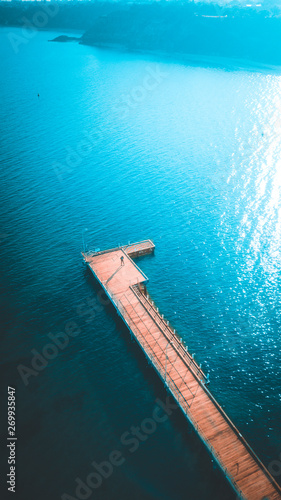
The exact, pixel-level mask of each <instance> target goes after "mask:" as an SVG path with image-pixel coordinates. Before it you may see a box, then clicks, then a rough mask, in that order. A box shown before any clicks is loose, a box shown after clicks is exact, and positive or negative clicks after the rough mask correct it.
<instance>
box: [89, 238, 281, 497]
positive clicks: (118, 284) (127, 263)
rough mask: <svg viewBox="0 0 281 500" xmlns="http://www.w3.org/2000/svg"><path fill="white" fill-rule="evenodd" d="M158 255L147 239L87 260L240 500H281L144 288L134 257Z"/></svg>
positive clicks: (258, 462)
mask: <svg viewBox="0 0 281 500" xmlns="http://www.w3.org/2000/svg"><path fill="white" fill-rule="evenodd" d="M153 251H154V244H153V243H152V241H151V240H146V241H144V242H139V243H135V244H132V245H128V246H125V247H118V248H114V249H112V250H107V251H102V252H87V253H84V254H83V257H84V260H85V262H86V263H87V265H88V266H89V268H90V270H91V271H92V273H93V275H94V276H95V278H96V279H97V281H98V282H99V283H100V285H101V286H102V287H103V288H104V290H105V292H106V293H107V295H108V296H109V297H110V299H111V301H112V304H113V305H114V306H115V308H116V310H117V312H118V314H119V315H120V316H121V317H122V318H123V320H124V322H125V324H126V325H127V327H128V328H129V330H130V332H131V334H132V335H133V336H134V338H135V339H136V341H137V342H138V344H139V345H140V347H141V348H142V350H143V351H144V353H145V355H146V357H147V358H148V359H149V361H150V362H151V364H152V365H153V366H154V368H155V370H156V371H157V373H158V375H159V376H160V377H161V379H162V380H163V382H164V383H165V385H166V386H167V387H168V388H169V390H170V392H171V393H172V394H173V396H174V398H175V399H176V400H177V402H178V404H179V406H180V407H181V409H182V411H183V413H184V414H185V416H186V417H187V419H188V420H189V421H190V422H191V424H192V425H193V427H194V428H195V430H196V431H197V433H198V435H199V436H200V438H201V439H202V441H203V442H204V443H205V445H206V446H207V448H208V450H209V452H210V453H211V454H212V456H213V457H214V459H215V460H216V462H217V463H218V465H219V466H220V467H221V469H222V471H223V473H224V474H225V476H226V478H227V479H228V480H229V482H230V483H231V485H232V486H233V488H234V490H235V491H236V493H237V495H238V496H239V498H241V499H247V500H278V499H279V500H280V499H281V489H280V487H279V485H278V484H277V483H276V482H275V480H274V479H273V477H272V476H271V475H270V473H269V471H268V470H267V469H266V468H265V466H264V465H263V464H262V463H261V461H260V460H259V458H258V457H257V456H256V454H255V453H254V451H253V450H252V448H251V447H250V446H249V444H248V443H247V442H246V441H245V439H244V438H243V436H242V435H241V434H240V432H239V431H238V430H237V428H236V427H235V425H234V424H233V423H232V422H231V420H230V419H229V418H228V417H227V415H226V414H225V412H224V411H223V409H222V408H221V407H220V405H219V404H218V402H217V401H216V400H215V398H214V397H213V396H212V394H211V393H210V391H209V390H208V388H207V382H208V380H207V377H206V376H205V374H204V373H203V371H202V369H201V367H200V366H198V364H197V363H196V361H195V360H194V359H193V357H192V356H191V354H190V353H189V352H188V351H187V348H186V347H185V346H184V344H183V343H182V341H181V340H180V339H179V337H178V336H177V335H176V333H175V331H174V330H173V329H172V328H171V327H170V326H169V322H168V321H165V320H164V318H163V317H162V316H161V314H160V313H159V311H158V309H157V308H156V307H155V305H154V304H153V303H152V301H151V300H150V299H149V297H148V296H147V294H146V289H145V287H144V286H143V285H145V284H146V283H147V281H148V278H147V277H146V276H145V274H144V273H143V272H142V271H141V270H140V269H139V267H138V266H137V265H136V264H135V263H134V262H133V261H132V259H131V256H133V257H137V256H139V255H144V254H146V253H151V252H153ZM121 257H123V259H124V260H123V262H124V265H122V266H121Z"/></svg>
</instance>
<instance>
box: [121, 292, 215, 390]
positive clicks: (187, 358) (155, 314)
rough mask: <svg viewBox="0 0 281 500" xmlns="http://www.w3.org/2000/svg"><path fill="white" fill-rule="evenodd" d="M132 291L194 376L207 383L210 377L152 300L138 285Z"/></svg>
mask: <svg viewBox="0 0 281 500" xmlns="http://www.w3.org/2000/svg"><path fill="white" fill-rule="evenodd" d="M130 288H131V290H132V291H133V293H134V294H135V295H136V296H137V297H138V299H139V300H140V301H141V303H142V305H143V306H144V308H145V309H146V311H147V312H148V314H149V315H150V316H151V318H152V319H153V320H154V321H155V322H156V323H157V324H158V326H159V328H161V330H162V332H163V333H164V335H165V337H166V338H167V340H170V341H171V342H173V344H174V347H175V348H176V350H177V352H178V353H179V355H180V356H181V358H182V359H183V360H184V362H185V363H186V364H187V366H188V367H189V368H190V369H191V370H192V372H193V374H194V375H195V376H196V377H197V378H198V376H199V375H200V376H201V377H202V378H203V382H206V381H207V379H208V377H207V376H206V375H205V373H204V372H203V370H202V368H201V367H200V366H199V365H198V364H197V363H196V361H195V360H194V358H193V357H192V356H191V355H190V353H189V352H188V350H187V349H186V348H185V346H184V345H183V344H182V342H181V341H180V339H179V338H178V337H177V335H176V334H175V332H174V331H173V330H172V329H171V328H170V326H169V325H168V323H166V321H165V320H164V318H163V317H162V316H161V315H160V313H159V311H158V310H157V309H156V308H155V307H154V305H153V304H152V303H151V302H150V300H149V299H148V298H147V297H146V296H145V295H144V294H143V293H142V292H141V291H140V289H139V287H138V285H132V286H131V287H130Z"/></svg>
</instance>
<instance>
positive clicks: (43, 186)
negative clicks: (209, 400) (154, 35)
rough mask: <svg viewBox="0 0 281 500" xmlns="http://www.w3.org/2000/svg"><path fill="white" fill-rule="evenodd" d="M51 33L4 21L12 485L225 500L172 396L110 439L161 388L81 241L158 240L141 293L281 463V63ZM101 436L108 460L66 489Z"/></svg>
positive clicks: (275, 468)
mask: <svg viewBox="0 0 281 500" xmlns="http://www.w3.org/2000/svg"><path fill="white" fill-rule="evenodd" d="M11 33H12V35H11ZM57 34H58V33H54V32H48V31H42V32H35V33H34V36H33V37H32V38H30V39H28V40H27V39H25V41H24V42H22V43H20V44H19V45H17V46H16V47H15V44H13V43H12V42H11V40H14V39H15V38H13V37H14V35H17V36H22V34H21V30H19V29H16V28H1V30H0V53H1V62H2V65H1V66H2V70H1V77H0V93H1V97H2V105H1V111H0V113H1V120H0V123H1V136H0V143H1V172H0V176H1V185H2V208H1V219H2V225H1V234H0V243H1V253H2V257H1V264H2V266H1V267H2V273H1V275H2V278H1V292H2V293H1V311H2V318H3V321H2V325H3V329H2V334H1V353H2V361H1V365H0V366H1V405H2V402H3V405H2V407H3V411H2V412H1V437H2V440H1V442H2V445H1V446H2V450H1V460H2V459H3V469H2V470H4V471H7V472H8V469H7V467H8V466H7V449H6V438H7V416H6V413H7V410H6V408H7V403H6V401H7V396H8V394H7V387H8V386H11V387H14V388H15V389H16V396H15V397H16V436H17V444H16V474H17V475H16V485H17V486H16V495H14V497H13V498H16V499H20V500H39V499H40V500H56V499H58V500H59V499H62V500H71V499H72V500H73V499H76V500H78V499H79V498H83V499H86V498H90V499H102V500H105V499H106V500H121V499H122V500H131V499H132V498H134V499H135V500H155V499H159V500H160V499H161V500H183V499H186V498H188V499H189V500H228V499H229V500H231V499H235V498H236V496H235V494H234V493H233V492H232V489H231V487H230V486H229V484H228V483H227V481H226V479H225V478H224V476H223V474H222V473H221V471H220V470H218V468H217V467H216V465H215V463H213V462H212V460H211V457H210V456H209V454H208V453H207V451H206V449H205V447H204V446H203V444H202V443H201V442H200V440H199V438H198V436H197V435H196V433H195V432H194V431H193V430H192V428H191V427H190V425H189V424H188V423H187V421H186V420H185V418H184V417H183V415H182V414H181V412H180V410H179V409H175V410H174V411H173V412H172V414H171V415H170V416H169V419H167V420H165V422H163V423H159V425H158V426H157V429H156V430H155V432H153V433H152V434H151V435H150V436H149V437H148V438H147V439H146V440H145V441H140V442H139V446H138V449H136V450H135V451H134V452H131V451H130V450H129V447H128V446H127V447H126V446H124V444H122V440H121V437H122V435H123V433H124V432H129V433H130V432H131V428H132V426H139V425H140V424H141V422H142V421H143V420H144V419H146V418H150V417H151V415H152V414H153V410H154V409H155V407H156V406H157V404H158V403H157V401H158V402H159V400H160V401H162V402H165V401H166V397H167V393H166V390H165V388H164V387H163V384H162V382H161V381H160V379H159V378H158V376H157V374H156V373H155V372H154V370H153V368H152V367H151V366H150V365H148V363H147V361H146V359H145V357H144V355H143V354H142V352H141V351H140V349H139V347H138V346H137V344H136V343H134V342H133V341H132V340H131V338H130V335H129V332H128V331H127V330H126V328H125V327H124V325H123V323H122V321H121V320H120V318H118V316H117V315H116V313H115V312H114V310H113V308H112V307H111V306H110V305H109V304H108V303H107V302H106V301H105V300H104V297H102V296H101V294H100V290H99V288H98V286H97V284H96V283H95V282H94V280H93V278H92V277H91V276H90V274H89V271H88V270H87V269H86V268H85V266H84V264H83V260H82V256H81V250H82V247H83V245H84V244H85V245H86V247H87V248H88V249H96V248H101V249H106V248H111V247H115V246H117V245H118V244H126V243H128V241H130V242H133V241H140V240H142V239H146V238H151V239H152V240H153V242H154V243H155V245H156V249H155V255H153V256H146V257H143V258H140V259H138V260H137V263H138V265H139V266H140V268H141V269H142V270H143V271H144V272H145V274H146V275H147V276H148V277H149V283H148V287H147V288H148V291H149V293H150V295H151V297H152V298H153V300H154V301H155V303H156V305H157V306H158V307H159V309H160V311H161V313H163V314H164V316H165V317H166V318H167V319H168V320H169V321H170V323H171V324H172V325H173V327H174V328H175V329H176V331H177V332H178V334H179V335H180V337H182V338H183V340H184V341H185V342H186V344H187V345H188V348H189V350H190V352H192V353H194V354H195V359H196V360H197V362H198V363H202V368H203V370H204V371H205V372H206V373H209V375H210V386H209V388H210V390H211V392H212V393H213V394H214V396H215V397H216V398H217V400H218V402H219V403H220V404H221V405H222V407H223V408H224V410H225V411H226V413H227V414H228V415H229V417H230V418H231V419H232V420H233V422H234V423H235V425H236V426H237V427H238V428H239V430H240V432H241V433H242V434H243V435H244V437H245V438H246V439H247V440H248V442H249V443H250V445H251V446H252V448H253V449H254V451H255V452H256V453H257V454H258V456H259V457H260V458H261V460H262V461H263V462H264V464H265V465H266V466H267V467H268V468H269V469H270V471H271V473H272V474H273V475H274V477H275V479H276V480H277V481H280V476H281V462H280V460H281V457H280V453H281V430H280V412H281V402H280V392H281V389H280V375H281V354H280V343H281V339H280V323H281V306H280V304H281V273H280V269H281V253H280V237H281V206H280V195H281V160H280V158H281V143H280V134H281V72H280V71H278V70H277V69H273V68H264V67H263V68H262V67H255V66H254V65H249V67H247V64H245V65H241V64H240V63H239V64H238V63H234V62H233V61H231V60H229V61H226V60H224V61H223V62H221V63H220V62H219V61H216V62H214V63H213V64H212V63H211V61H209V62H206V61H205V62H204V61H195V60H193V61H188V60H185V61H176V60H175V61H173V60H172V59H171V58H165V57H164V56H157V55H152V54H150V55H145V54H133V53H127V52H125V51H119V52H118V51H114V50H110V49H101V48H100V49H98V48H95V47H88V46H83V45H79V44H77V43H49V41H48V40H50V39H52V38H54V36H56V35H57ZM59 34H60V33H59ZM83 240H84V243H83ZM69 328H70V329H71V328H72V329H74V330H71V331H73V332H74V333H73V335H72V336H70V337H68V343H67V345H65V346H64V348H63V349H58V348H57V349H56V350H54V348H53V350H52V348H50V347H49V359H48V361H46V362H44V360H43V361H42V352H43V351H44V352H45V353H46V352H48V347H46V346H48V345H50V343H51V344H52V339H53V338H54V336H55V338H57V336H58V334H59V332H62V333H61V337H60V338H61V339H63V338H64V339H65V335H63V334H65V332H66V331H70V330H69ZM52 345H53V344H52ZM46 349H47V350H46ZM40 356H41V357H40ZM34 358H35V359H34ZM36 360H37V361H36ZM40 360H41V361H40ZM36 363H37V364H36ZM40 363H41V364H40ZM34 367H36V368H34ZM114 450H117V451H119V452H120V453H122V456H123V458H124V460H123V463H122V465H119V466H116V467H115V468H114V470H112V471H110V473H109V472H108V471H107V472H108V473H107V474H106V473H105V476H108V477H104V478H103V481H102V484H101V485H100V486H99V487H98V488H95V489H93V490H91V491H90V492H89V491H87V489H84V490H83V491H82V489H81V490H79V495H80V496H79V495H78V493H77V491H76V489H77V485H78V484H80V485H81V484H82V483H83V482H85V479H86V478H87V476H88V475H89V474H90V473H92V472H94V471H95V470H96V469H95V466H93V465H92V464H93V462H95V463H96V464H101V463H103V462H105V461H108V457H109V456H110V454H111V453H112V452H113V451H114ZM278 464H280V465H278ZM7 472H5V474H6V473H7ZM81 482H82V483H81ZM3 488H4V489H3V495H2V496H1V498H6V496H5V495H7V485H6V480H5V479H4V481H3ZM77 495H78V496H77ZM81 495H82V496H81ZM83 495H84V496H83ZM9 497H10V496H8V497H7V498H9Z"/></svg>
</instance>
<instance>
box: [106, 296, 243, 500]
mask: <svg viewBox="0 0 281 500" xmlns="http://www.w3.org/2000/svg"><path fill="white" fill-rule="evenodd" d="M124 299H126V300H127V304H125V303H124ZM115 304H116V307H117V308H118V310H119V312H120V314H121V315H122V317H123V319H124V320H125V322H126V324H127V326H128V328H129V330H130V331H131V332H132V333H133V335H134V337H135V338H136V339H137V341H138V344H139V345H140V347H141V348H142V350H143V352H144V353H145V355H146V357H147V358H148V359H149V361H150V363H151V364H152V365H153V366H154V368H155V369H156V370H157V371H158V373H159V375H160V377H161V378H162V380H163V381H164V383H165V385H166V386H167V387H168V388H169V390H170V392H171V393H172V394H173V396H174V398H175V399H176V401H177V402H178V404H179V405H180V407H181V408H182V411H183V412H184V414H185V415H186V416H187V418H188V420H189V421H190V423H191V424H192V425H193V427H194V428H195V430H196V431H197V433H198V435H199V436H200V438H201V439H202V441H203V442H204V443H205V445H206V446H207V448H208V450H209V452H210V453H211V454H212V456H213V457H214V458H215V460H216V461H217V463H218V465H219V466H220V467H221V468H222V469H223V471H224V473H225V475H226V476H227V478H228V480H229V481H230V482H231V484H232V485H233V486H234V488H235V490H236V492H237V494H238V495H239V497H240V499H241V500H246V499H245V497H244V496H243V494H242V491H241V490H240V488H239V486H238V485H237V483H236V481H235V479H234V477H233V476H232V474H231V473H230V472H229V470H228V469H227V468H226V467H224V465H223V461H222V459H221V456H220V454H219V452H218V451H216V450H215V449H214V447H213V446H212V444H211V442H210V441H209V439H208V438H207V436H206V435H205V433H204V432H203V430H202V428H200V426H199V425H198V424H197V422H196V421H195V420H194V419H193V418H192V415H191V413H190V412H189V411H188V409H189V408H190V407H191V405H192V402H193V399H194V398H195V397H196V393H197V390H198V388H199V387H200V386H201V387H202V381H201V384H200V381H198V386H197V389H196V392H195V394H194V393H193V392H192V391H191V389H190V388H189V387H188V384H187V383H186V381H185V380H184V376H181V375H180V374H179V372H178V370H177V369H176V368H175V366H173V368H174V369H175V370H176V371H177V374H178V375H179V376H180V377H181V379H182V382H184V384H185V388H187V389H188V390H189V391H190V393H191V395H192V400H191V403H190V402H188V401H187V399H186V398H185V397H184V396H183V394H182V392H181V390H180V387H181V385H180V386H178V385H177V384H176V383H175V382H174V381H173V380H172V378H171V377H170V376H169V375H168V376H167V370H166V366H165V363H164V364H163V362H162V361H161V359H160V358H159V355H158V356H157V359H156V356H154V351H153V348H152V346H151V345H149V344H148V342H147V340H146V338H145V336H144V335H143V333H142V332H141V330H140V328H138V326H137V324H136V321H135V320H134V319H133V317H132V315H131V314H130V313H129V311H128V305H129V306H130V307H132V310H133V311H134V313H135V314H137V316H138V317H139V319H140V320H141V321H142V319H141V317H140V316H139V314H138V313H137V311H136V309H135V307H134V306H133V304H132V303H131V301H129V299H128V297H125V296H124V297H122V300H121V299H116V298H115ZM142 324H143V325H144V326H145V327H146V330H148V328H147V326H146V325H145V323H144V322H143V321H142ZM148 331H149V330H148ZM156 344H157V346H158V347H159V348H160V349H161V351H162V354H163V355H164V354H165V350H163V348H162V347H161V345H160V344H159V342H158V341H157V340H156V342H155V344H154V347H155V345H156Z"/></svg>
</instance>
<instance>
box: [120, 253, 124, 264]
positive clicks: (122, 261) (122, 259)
mask: <svg viewBox="0 0 281 500" xmlns="http://www.w3.org/2000/svg"><path fill="white" fill-rule="evenodd" d="M120 259H121V266H124V264H125V262H124V257H123V255H122V256H121V257H120Z"/></svg>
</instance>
